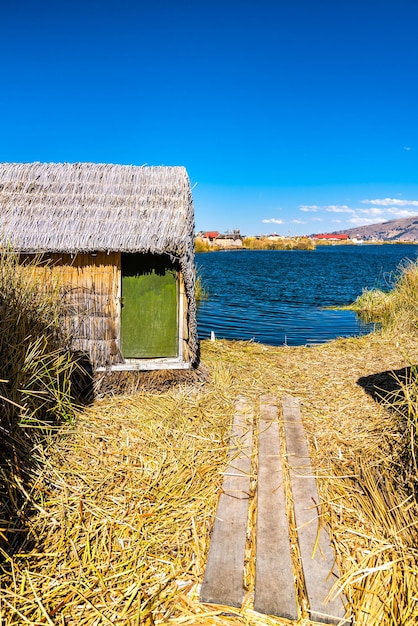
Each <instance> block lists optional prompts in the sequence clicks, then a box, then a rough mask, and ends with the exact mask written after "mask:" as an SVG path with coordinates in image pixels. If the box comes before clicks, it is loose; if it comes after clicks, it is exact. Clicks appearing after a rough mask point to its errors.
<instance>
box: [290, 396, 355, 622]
mask: <svg viewBox="0 0 418 626" xmlns="http://www.w3.org/2000/svg"><path fill="white" fill-rule="evenodd" d="M282 409H283V422H284V429H285V436H286V449H287V462H288V466H289V475H290V485H291V490H292V496H293V506H294V512H295V520H296V527H297V533H298V543H299V550H300V554H301V557H302V558H301V560H302V569H303V574H304V578H305V587H306V593H307V596H308V606H309V617H310V619H311V620H313V621H316V622H322V623H324V624H338V623H339V622H340V620H341V619H342V618H343V617H344V615H345V610H344V605H343V603H342V600H341V596H337V598H336V599H334V600H332V601H330V602H327V603H326V604H325V599H326V597H327V596H328V594H329V593H330V591H331V588H332V586H333V584H334V583H335V577H334V575H333V571H334V569H335V557H334V552H333V549H332V546H331V544H330V541H329V536H328V533H327V531H326V529H325V528H324V527H323V526H322V525H321V517H320V502H319V495H318V490H317V487H316V479H315V476H314V473H313V469H312V465H311V460H310V455H309V449H308V443H307V441H306V435H305V430H304V428H303V424H302V417H301V414H300V409H299V401H298V400H297V399H296V398H293V397H287V398H283V400H282Z"/></svg>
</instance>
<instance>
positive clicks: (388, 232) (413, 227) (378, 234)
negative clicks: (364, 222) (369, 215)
mask: <svg viewBox="0 0 418 626" xmlns="http://www.w3.org/2000/svg"><path fill="white" fill-rule="evenodd" d="M337 232H338V233H347V235H348V236H349V237H350V239H353V238H357V239H364V240H365V241H367V240H375V239H378V240H379V241H418V215H416V216H415V217H404V218H402V219H399V220H390V221H389V222H382V223H381V224H370V225H369V226H357V228H349V229H348V230H340V231H337Z"/></svg>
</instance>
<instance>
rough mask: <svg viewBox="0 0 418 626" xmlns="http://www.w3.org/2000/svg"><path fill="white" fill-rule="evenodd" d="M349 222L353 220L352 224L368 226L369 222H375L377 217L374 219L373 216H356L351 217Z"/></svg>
mask: <svg viewBox="0 0 418 626" xmlns="http://www.w3.org/2000/svg"><path fill="white" fill-rule="evenodd" d="M349 222H351V224H354V226H367V225H368V224H375V223H376V219H374V218H373V217H359V216H354V217H351V218H350V219H349Z"/></svg>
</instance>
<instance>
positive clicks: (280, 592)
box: [254, 396, 298, 620]
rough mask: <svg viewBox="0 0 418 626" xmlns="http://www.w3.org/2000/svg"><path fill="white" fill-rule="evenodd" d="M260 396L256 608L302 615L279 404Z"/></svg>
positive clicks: (289, 614)
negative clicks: (295, 570) (292, 541)
mask: <svg viewBox="0 0 418 626" xmlns="http://www.w3.org/2000/svg"><path fill="white" fill-rule="evenodd" d="M274 402H275V399H274V398H271V397H270V396H264V397H262V398H260V424H259V429H258V430H259V432H258V488H257V540H256V554H257V558H256V570H255V590H254V609H255V610H256V611H258V612H259V613H267V614H269V615H280V616H282V617H287V618H288V619H293V620H296V619H297V618H298V609H297V605H296V596H295V586H294V584H293V571H292V559H291V554H290V538H289V525H288V523H287V517H286V500H285V493H284V488H283V484H284V477H283V467H282V463H281V454H280V435H279V423H278V419H277V417H278V411H277V406H275V405H274Z"/></svg>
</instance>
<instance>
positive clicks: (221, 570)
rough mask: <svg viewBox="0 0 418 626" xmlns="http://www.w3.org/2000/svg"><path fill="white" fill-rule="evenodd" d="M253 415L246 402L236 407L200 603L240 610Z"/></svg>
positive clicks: (237, 404) (240, 400)
mask: <svg viewBox="0 0 418 626" xmlns="http://www.w3.org/2000/svg"><path fill="white" fill-rule="evenodd" d="M253 421H254V412H253V410H252V408H251V407H250V406H249V404H248V402H247V401H246V400H245V398H240V399H239V400H238V401H237V402H236V405H235V415H234V423H233V427H232V435H231V440H230V453H229V467H228V469H227V471H226V472H225V475H224V481H223V487H222V493H221V495H220V498H219V504H218V508H217V511H216V518H215V523H214V526H213V531H212V537H211V542H210V547H209V554H208V560H207V563H206V570H205V576H204V579H203V584H202V589H201V593H200V599H201V601H202V602H209V603H212V604H226V605H228V606H235V607H240V606H241V604H242V601H243V597H244V580H243V572H244V557H245V545H246V540H247V518H248V504H249V497H250V472H251V452H252V441H253V431H252V429H253Z"/></svg>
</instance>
